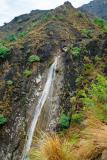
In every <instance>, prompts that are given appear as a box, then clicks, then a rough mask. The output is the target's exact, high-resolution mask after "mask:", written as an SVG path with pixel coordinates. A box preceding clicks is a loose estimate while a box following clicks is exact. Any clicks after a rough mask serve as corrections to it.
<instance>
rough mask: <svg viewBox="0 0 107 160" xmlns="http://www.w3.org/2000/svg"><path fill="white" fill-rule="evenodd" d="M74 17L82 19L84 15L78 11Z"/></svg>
mask: <svg viewBox="0 0 107 160" xmlns="http://www.w3.org/2000/svg"><path fill="white" fill-rule="evenodd" d="M76 15H77V17H79V18H83V17H84V13H82V12H81V11H79V12H78V13H77V14H76Z"/></svg>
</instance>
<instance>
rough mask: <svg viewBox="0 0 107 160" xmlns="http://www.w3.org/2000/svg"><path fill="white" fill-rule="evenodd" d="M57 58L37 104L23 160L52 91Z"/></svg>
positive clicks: (25, 157)
mask: <svg viewBox="0 0 107 160" xmlns="http://www.w3.org/2000/svg"><path fill="white" fill-rule="evenodd" d="M57 60H58V57H56V58H55V61H54V63H53V64H52V65H51V67H50V69H49V73H48V77H47V81H46V84H45V86H44V89H43V92H42V95H41V97H40V99H39V101H38V104H37V105H36V106H35V111H34V116H33V119H32V122H31V125H30V128H29V130H28V133H27V139H26V142H25V146H24V150H23V153H22V160H26V159H27V154H28V152H29V150H30V147H31V144H32V139H33V135H34V132H35V127H36V124H37V121H38V118H39V116H40V114H41V111H42V108H43V106H44V104H45V102H46V100H47V98H48V94H49V91H50V89H51V86H52V84H53V81H54V79H55V73H56V66H57Z"/></svg>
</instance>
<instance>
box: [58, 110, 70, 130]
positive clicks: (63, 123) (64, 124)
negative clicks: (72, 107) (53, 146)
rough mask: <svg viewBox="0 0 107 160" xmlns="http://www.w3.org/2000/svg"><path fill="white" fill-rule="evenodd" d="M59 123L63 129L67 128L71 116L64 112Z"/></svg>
mask: <svg viewBox="0 0 107 160" xmlns="http://www.w3.org/2000/svg"><path fill="white" fill-rule="evenodd" d="M59 124H60V127H61V128H62V129H67V128H68V127H69V125H70V117H69V116H67V115H66V114H64V113H63V114H62V115H61V117H60V120H59Z"/></svg>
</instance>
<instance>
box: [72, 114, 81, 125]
mask: <svg viewBox="0 0 107 160" xmlns="http://www.w3.org/2000/svg"><path fill="white" fill-rule="evenodd" d="M83 119H84V114H83V113H82V112H77V113H73V114H72V119H71V122H72V123H80V122H81V121H83Z"/></svg>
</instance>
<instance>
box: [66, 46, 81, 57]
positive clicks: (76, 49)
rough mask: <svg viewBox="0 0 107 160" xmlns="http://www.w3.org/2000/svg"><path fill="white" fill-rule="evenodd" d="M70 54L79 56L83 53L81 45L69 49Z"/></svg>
mask: <svg viewBox="0 0 107 160" xmlns="http://www.w3.org/2000/svg"><path fill="white" fill-rule="evenodd" d="M69 52H70V54H72V55H73V56H74V57H79V56H80V53H81V49H80V48H79V47H73V48H70V50H69Z"/></svg>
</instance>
